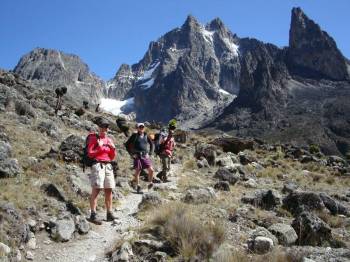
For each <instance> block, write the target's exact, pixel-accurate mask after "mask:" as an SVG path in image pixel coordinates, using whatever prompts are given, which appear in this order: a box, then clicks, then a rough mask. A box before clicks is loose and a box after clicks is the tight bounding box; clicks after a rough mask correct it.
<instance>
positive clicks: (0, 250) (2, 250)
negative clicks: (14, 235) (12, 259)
mask: <svg viewBox="0 0 350 262" xmlns="http://www.w3.org/2000/svg"><path fill="white" fill-rule="evenodd" d="M10 252H11V248H10V247H9V246H7V245H5V244H4V243H1V242H0V257H2V256H3V255H5V256H6V255H8V254H10Z"/></svg>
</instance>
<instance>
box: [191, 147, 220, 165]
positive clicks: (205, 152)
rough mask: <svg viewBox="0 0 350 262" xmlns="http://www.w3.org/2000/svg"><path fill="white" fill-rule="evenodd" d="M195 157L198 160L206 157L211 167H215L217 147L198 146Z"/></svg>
mask: <svg viewBox="0 0 350 262" xmlns="http://www.w3.org/2000/svg"><path fill="white" fill-rule="evenodd" d="M194 156H195V157H196V158H197V159H200V158H201V157H204V158H205V159H206V160H207V161H208V163H209V165H211V166H214V165H215V163H216V147H215V146H213V145H207V144H204V143H200V144H197V145H196V150H195V153H194Z"/></svg>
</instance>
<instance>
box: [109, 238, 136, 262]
mask: <svg viewBox="0 0 350 262" xmlns="http://www.w3.org/2000/svg"><path fill="white" fill-rule="evenodd" d="M133 256H134V253H133V251H132V246H131V245H130V243H129V242H124V243H123V244H122V246H121V247H120V249H118V250H117V251H115V252H113V254H112V258H111V262H129V261H131V259H132V258H133Z"/></svg>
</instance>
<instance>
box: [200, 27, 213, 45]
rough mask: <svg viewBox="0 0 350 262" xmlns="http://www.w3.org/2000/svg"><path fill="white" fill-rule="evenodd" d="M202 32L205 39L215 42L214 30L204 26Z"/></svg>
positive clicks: (210, 42)
mask: <svg viewBox="0 0 350 262" xmlns="http://www.w3.org/2000/svg"><path fill="white" fill-rule="evenodd" d="M201 33H202V35H203V38H204V40H205V41H207V42H208V43H209V44H213V42H214V41H213V36H214V33H215V32H214V31H209V30H206V29H205V28H204V27H203V28H202V29H201Z"/></svg>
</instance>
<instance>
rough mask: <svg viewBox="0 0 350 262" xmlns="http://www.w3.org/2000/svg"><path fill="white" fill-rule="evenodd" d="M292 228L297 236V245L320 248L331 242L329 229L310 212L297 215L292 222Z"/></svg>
mask: <svg viewBox="0 0 350 262" xmlns="http://www.w3.org/2000/svg"><path fill="white" fill-rule="evenodd" d="M292 227H293V228H294V230H295V232H296V233H297V235H298V240H297V244H299V245H309V246H322V245H323V244H325V243H329V242H330V241H332V231H331V228H330V227H329V226H328V225H327V224H326V223H325V222H323V221H322V220H321V219H320V218H319V217H317V216H316V215H314V214H312V213H310V212H307V211H304V212H302V213H301V214H299V215H298V216H297V217H296V218H295V219H294V220H293V222H292Z"/></svg>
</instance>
